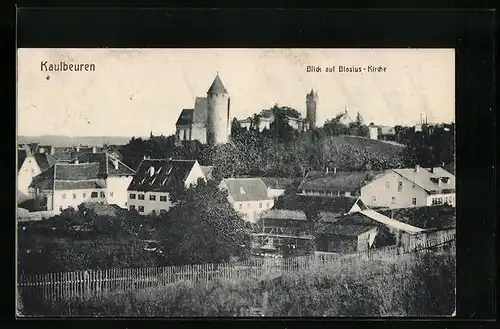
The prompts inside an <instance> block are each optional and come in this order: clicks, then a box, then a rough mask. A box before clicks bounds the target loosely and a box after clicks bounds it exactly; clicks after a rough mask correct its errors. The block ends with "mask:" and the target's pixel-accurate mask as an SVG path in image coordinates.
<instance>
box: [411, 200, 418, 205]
mask: <svg viewBox="0 0 500 329" xmlns="http://www.w3.org/2000/svg"><path fill="white" fill-rule="evenodd" d="M411 204H412V205H414V206H416V205H417V198H411Z"/></svg>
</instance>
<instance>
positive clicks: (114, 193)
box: [69, 147, 135, 208]
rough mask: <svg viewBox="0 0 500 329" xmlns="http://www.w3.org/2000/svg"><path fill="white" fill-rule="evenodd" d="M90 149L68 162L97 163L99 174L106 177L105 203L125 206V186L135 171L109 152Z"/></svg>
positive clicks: (126, 186)
mask: <svg viewBox="0 0 500 329" xmlns="http://www.w3.org/2000/svg"><path fill="white" fill-rule="evenodd" d="M90 150H91V151H92V152H87V153H84V154H82V155H80V156H78V157H77V158H76V159H73V160H71V161H69V163H70V164H83V163H99V166H100V172H101V173H102V174H101V175H102V176H104V177H106V189H107V191H106V201H107V203H108V204H114V205H117V206H120V207H122V208H126V207H127V188H128V186H129V184H130V182H131V181H132V178H133V176H134V174H135V171H134V170H133V169H132V168H130V167H129V166H127V165H126V164H124V163H123V162H122V161H120V160H119V159H118V158H116V157H115V156H114V155H112V154H110V153H107V152H95V151H96V149H95V147H93V148H90Z"/></svg>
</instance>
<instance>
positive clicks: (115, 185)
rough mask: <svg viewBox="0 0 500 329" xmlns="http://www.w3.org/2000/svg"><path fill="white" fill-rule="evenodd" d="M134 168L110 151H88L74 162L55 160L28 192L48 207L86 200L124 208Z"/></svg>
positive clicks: (84, 201) (54, 207) (64, 205)
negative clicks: (109, 153) (127, 188)
mask: <svg viewBox="0 0 500 329" xmlns="http://www.w3.org/2000/svg"><path fill="white" fill-rule="evenodd" d="M134 174H135V172H134V170H133V169H131V168H130V167H128V166H126V165H125V164H124V163H123V162H121V161H119V160H118V159H116V158H113V157H111V156H110V155H108V154H107V153H87V154H83V155H82V156H80V157H78V158H77V159H75V160H73V161H72V163H55V164H54V165H53V166H52V167H50V168H48V169H47V170H45V171H44V172H42V173H41V174H39V175H38V176H36V177H35V178H34V179H33V182H32V183H31V185H30V188H29V193H30V196H31V197H32V198H35V199H38V198H41V199H43V200H44V203H45V204H46V210H53V211H56V212H57V211H62V210H63V209H66V208H69V207H73V208H77V207H78V206H79V205H80V204H82V203H86V202H100V203H107V204H116V205H118V206H120V207H125V200H126V199H125V195H126V186H127V185H128V182H130V181H131V179H132V176H133V175H134Z"/></svg>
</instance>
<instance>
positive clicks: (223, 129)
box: [207, 93, 229, 144]
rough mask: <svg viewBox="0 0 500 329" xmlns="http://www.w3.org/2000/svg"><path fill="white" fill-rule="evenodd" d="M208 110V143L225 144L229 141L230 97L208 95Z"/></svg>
mask: <svg viewBox="0 0 500 329" xmlns="http://www.w3.org/2000/svg"><path fill="white" fill-rule="evenodd" d="M207 101H208V109H207V116H208V120H207V128H208V136H207V141H208V142H209V143H214V144H225V143H227V142H228V140H229V135H228V131H229V95H228V94H226V93H221V94H212V93H210V94H208V96H207Z"/></svg>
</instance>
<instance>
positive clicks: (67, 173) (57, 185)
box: [30, 163, 106, 190]
mask: <svg viewBox="0 0 500 329" xmlns="http://www.w3.org/2000/svg"><path fill="white" fill-rule="evenodd" d="M99 178H100V176H99V163H84V164H65V163H56V164H54V165H53V166H52V167H50V168H49V169H47V170H45V171H44V172H42V173H41V174H39V175H37V176H35V177H34V178H33V181H32V183H31V185H30V187H37V188H39V189H41V190H54V189H55V190H73V189H88V188H103V187H106V184H105V182H103V181H102V179H99Z"/></svg>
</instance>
